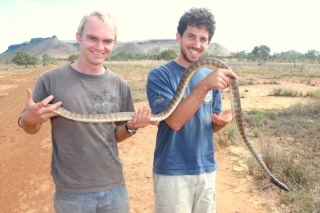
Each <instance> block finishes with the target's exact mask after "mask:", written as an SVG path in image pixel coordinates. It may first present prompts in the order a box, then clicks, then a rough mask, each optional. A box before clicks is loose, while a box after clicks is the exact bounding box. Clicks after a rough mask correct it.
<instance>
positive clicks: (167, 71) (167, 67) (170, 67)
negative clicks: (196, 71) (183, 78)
mask: <svg viewBox="0 0 320 213" xmlns="http://www.w3.org/2000/svg"><path fill="white" fill-rule="evenodd" d="M184 70H185V68H183V67H181V66H180V65H179V64H177V63H176V62H175V61H174V60H171V61H169V62H168V63H166V64H164V65H161V66H158V67H156V68H153V69H152V70H151V71H150V72H149V75H148V80H152V79H153V78H172V75H173V74H175V73H176V71H178V72H183V71H184Z"/></svg>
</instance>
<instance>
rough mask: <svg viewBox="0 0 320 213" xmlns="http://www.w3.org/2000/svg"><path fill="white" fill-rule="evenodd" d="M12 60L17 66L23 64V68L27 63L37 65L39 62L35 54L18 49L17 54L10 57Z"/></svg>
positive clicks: (26, 66)
mask: <svg viewBox="0 0 320 213" xmlns="http://www.w3.org/2000/svg"><path fill="white" fill-rule="evenodd" d="M12 62H13V63H14V64H17V65H18V66H25V68H28V65H33V66H35V65H37V64H38V62H39V58H38V57H36V56H32V55H30V54H28V53H26V52H22V51H19V52H17V55H16V56H15V57H14V58H13V59H12Z"/></svg>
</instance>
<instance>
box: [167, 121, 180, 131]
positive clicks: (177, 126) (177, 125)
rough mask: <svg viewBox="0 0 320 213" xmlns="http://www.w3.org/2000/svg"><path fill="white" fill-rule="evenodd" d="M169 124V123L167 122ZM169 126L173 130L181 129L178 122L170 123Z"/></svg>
mask: <svg viewBox="0 0 320 213" xmlns="http://www.w3.org/2000/svg"><path fill="white" fill-rule="evenodd" d="M167 124H168V123H167ZM168 126H169V127H170V128H171V129H172V130H173V131H176V132H177V131H179V130H180V129H181V127H182V126H181V125H179V124H177V123H174V124H171V125H169V124H168Z"/></svg>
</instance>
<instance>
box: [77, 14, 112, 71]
mask: <svg viewBox="0 0 320 213" xmlns="http://www.w3.org/2000/svg"><path fill="white" fill-rule="evenodd" d="M114 38H115V29H114V28H113V27H112V26H106V25H101V24H100V21H99V20H98V18H97V17H90V18H89V19H88V20H87V22H86V23H85V25H84V27H83V32H82V34H79V33H77V40H78V42H79V44H80V45H81V54H82V56H83V57H84V58H85V59H86V61H87V63H90V64H92V65H100V64H103V62H104V61H105V60H106V59H107V58H108V57H109V55H110V54H111V51H112V49H113V45H114Z"/></svg>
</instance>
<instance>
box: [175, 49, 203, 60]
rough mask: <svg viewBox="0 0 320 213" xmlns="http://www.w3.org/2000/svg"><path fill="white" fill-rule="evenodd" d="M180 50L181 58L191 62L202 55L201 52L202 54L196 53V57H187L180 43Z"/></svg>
mask: <svg viewBox="0 0 320 213" xmlns="http://www.w3.org/2000/svg"><path fill="white" fill-rule="evenodd" d="M180 51H181V55H182V57H183V59H184V60H186V61H187V62H189V63H193V62H195V61H197V60H198V59H200V58H201V57H202V55H203V54H202V55H198V57H196V58H190V57H188V54H187V53H186V51H185V50H184V49H183V48H182V45H181V48H180Z"/></svg>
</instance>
